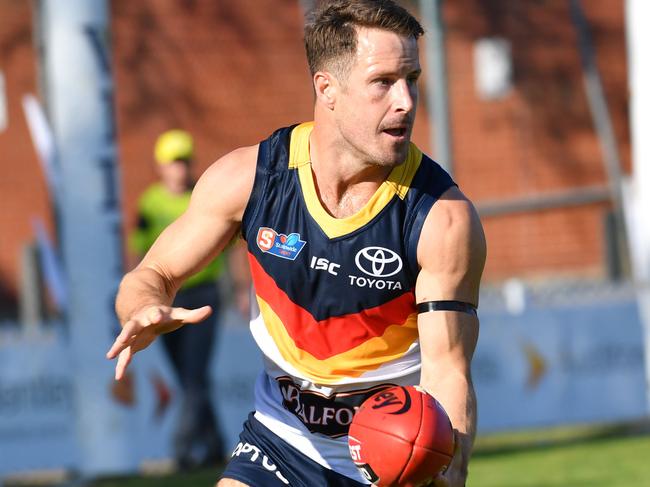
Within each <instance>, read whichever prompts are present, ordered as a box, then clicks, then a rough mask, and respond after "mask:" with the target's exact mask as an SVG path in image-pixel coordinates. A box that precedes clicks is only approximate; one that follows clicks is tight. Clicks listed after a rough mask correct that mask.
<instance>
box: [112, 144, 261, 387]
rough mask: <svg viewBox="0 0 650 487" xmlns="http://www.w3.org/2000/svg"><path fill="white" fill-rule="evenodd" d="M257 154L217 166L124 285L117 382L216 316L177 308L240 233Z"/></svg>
mask: <svg viewBox="0 0 650 487" xmlns="http://www.w3.org/2000/svg"><path fill="white" fill-rule="evenodd" d="M257 152H258V146H252V147H245V148H241V149H237V150H235V151H233V152H231V153H229V154H227V155H226V156H224V157H222V158H221V159H219V160H218V161H217V162H215V163H214V164H212V165H211V166H210V167H209V168H208V170H207V171H206V172H205V173H204V174H203V175H202V176H201V178H200V179H199V181H198V183H197V184H196V186H195V188H194V190H193V191H192V198H191V200H190V204H189V207H188V209H187V211H185V213H183V215H181V216H180V217H179V218H178V219H177V220H176V221H175V222H174V223H172V224H171V225H169V227H167V228H166V229H165V231H163V232H162V233H161V235H160V236H159V237H158V239H157V240H156V242H155V243H154V244H153V246H152V247H151V249H149V251H148V252H147V254H146V255H145V256H144V258H143V259H142V261H141V262H140V264H139V265H138V266H137V267H136V268H135V269H134V270H133V271H131V272H129V273H127V274H126V275H125V276H124V278H123V279H122V282H121V283H120V287H119V290H118V294H117V298H116V302H115V309H116V312H117V315H118V318H119V320H120V323H121V325H122V332H121V333H120V334H119V335H118V337H117V338H116V340H115V342H114V343H113V345H112V347H111V348H110V350H109V351H108V353H107V357H108V358H109V359H113V358H115V357H118V356H119V358H118V361H117V365H116V367H115V378H116V379H120V378H121V377H122V376H123V374H124V370H125V369H126V367H127V366H128V364H129V363H130V361H131V359H132V358H133V355H134V354H135V353H136V352H138V351H140V350H142V349H143V348H146V347H147V346H148V345H149V344H150V343H151V342H152V341H153V340H154V339H155V337H156V336H158V335H160V334H162V333H167V332H170V331H173V330H175V329H177V328H180V327H181V326H183V325H185V324H188V323H199V322H201V321H203V320H204V319H205V318H206V317H207V316H209V314H210V313H211V309H210V307H209V306H205V307H203V308H199V309H193V310H189V309H184V308H174V307H171V304H172V301H173V300H174V296H175V295H176V291H177V290H178V289H179V287H180V285H181V284H182V283H183V281H184V280H185V279H186V278H188V277H189V276H191V275H192V274H194V273H196V272H197V271H198V270H199V269H201V268H202V267H203V266H205V265H207V264H208V263H209V262H210V261H211V260H212V259H214V258H215V257H216V256H217V255H218V254H219V253H221V251H222V250H223V249H224V248H225V247H226V245H227V244H228V242H229V241H230V240H231V239H232V238H233V237H234V236H235V235H236V233H237V232H238V231H239V229H240V227H241V221H242V217H243V214H244V210H245V209H246V204H247V203H248V199H249V197H250V194H251V191H252V188H253V182H254V179H255V167H256V162H257Z"/></svg>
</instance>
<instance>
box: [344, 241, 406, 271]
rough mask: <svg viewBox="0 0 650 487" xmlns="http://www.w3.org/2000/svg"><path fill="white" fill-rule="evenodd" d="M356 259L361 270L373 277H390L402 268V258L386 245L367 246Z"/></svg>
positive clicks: (358, 253)
mask: <svg viewBox="0 0 650 487" xmlns="http://www.w3.org/2000/svg"><path fill="white" fill-rule="evenodd" d="M354 261H355V263H356V264H357V267H358V268H359V270H360V271H361V272H363V273H364V274H367V275H369V276H373V277H390V276H394V275H395V274H397V273H398V272H399V271H401V270H402V258H401V257H400V256H399V255H397V254H396V253H395V252H393V251H392V250H390V249H387V248H384V247H365V248H363V249H361V250H360V251H359V252H357V255H356V257H355V258H354Z"/></svg>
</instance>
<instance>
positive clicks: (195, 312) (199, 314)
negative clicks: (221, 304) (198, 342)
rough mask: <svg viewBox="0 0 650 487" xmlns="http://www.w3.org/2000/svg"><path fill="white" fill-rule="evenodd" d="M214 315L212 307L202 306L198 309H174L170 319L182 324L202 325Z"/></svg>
mask: <svg viewBox="0 0 650 487" xmlns="http://www.w3.org/2000/svg"><path fill="white" fill-rule="evenodd" d="M211 314H212V307H210V306H202V307H201V308H197V309H185V308H172V310H171V313H170V317H171V318H172V319H173V320H175V321H180V322H181V323H200V322H201V321H203V320H205V319H206V318H207V317H208V316H210V315H211Z"/></svg>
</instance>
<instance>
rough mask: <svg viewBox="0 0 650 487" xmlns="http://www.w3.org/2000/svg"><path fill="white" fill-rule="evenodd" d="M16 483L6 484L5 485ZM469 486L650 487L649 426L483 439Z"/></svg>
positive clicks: (196, 482)
mask: <svg viewBox="0 0 650 487" xmlns="http://www.w3.org/2000/svg"><path fill="white" fill-rule="evenodd" d="M217 477H218V471H216V470H210V471H197V472H193V473H189V474H174V475H165V476H151V475H148V476H140V477H128V478H124V477H120V478H114V479H103V480H98V481H95V482H93V483H92V484H91V486H92V487H212V486H213V485H214V483H215V480H216V479H217ZM13 485H14V484H11V483H6V484H5V487H13ZM15 485H21V486H26V485H29V484H25V483H21V484H15ZM41 485H42V484H41ZM467 485H468V487H650V423H647V422H646V423H642V424H634V425H624V426H615V427H593V426H588V427H573V428H560V429H547V430H539V431H525V432H519V433H509V434H499V435H493V436H484V437H479V438H478V440H477V444H476V450H475V454H474V458H473V460H472V463H471V465H470V479H469V481H468V484H467Z"/></svg>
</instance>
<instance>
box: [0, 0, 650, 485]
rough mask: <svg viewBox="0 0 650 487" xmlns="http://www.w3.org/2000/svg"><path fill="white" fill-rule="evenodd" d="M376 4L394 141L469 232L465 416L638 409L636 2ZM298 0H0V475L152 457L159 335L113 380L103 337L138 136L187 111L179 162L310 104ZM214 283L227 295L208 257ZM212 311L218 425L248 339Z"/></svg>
mask: <svg viewBox="0 0 650 487" xmlns="http://www.w3.org/2000/svg"><path fill="white" fill-rule="evenodd" d="M401 3H402V4H403V5H404V6H406V7H407V8H409V9H410V10H411V11H413V12H414V13H416V14H417V15H418V16H419V17H420V18H421V20H422V22H423V24H424V25H425V27H426V29H427V31H428V34H427V36H426V38H425V39H423V40H422V41H421V43H420V49H421V61H422V63H423V68H424V73H425V76H424V77H423V78H424V79H423V80H422V82H421V85H420V87H421V92H420V93H421V94H420V102H419V108H418V120H417V122H416V128H415V130H414V135H413V138H414V141H415V143H417V144H418V145H419V146H420V147H421V148H423V149H424V150H425V151H426V152H428V153H430V154H432V155H433V156H434V158H436V159H437V160H438V161H439V162H440V163H441V164H442V165H443V166H445V167H446V168H447V169H448V170H449V171H450V172H452V174H453V176H454V178H455V180H456V181H457V182H458V184H459V186H460V187H461V189H462V190H463V191H464V192H465V194H467V195H468V196H469V197H470V198H471V199H472V201H474V203H475V204H476V206H477V208H478V210H479V213H480V214H481V217H482V221H483V224H484V226H485V230H486V234H487V238H488V262H487V267H486V272H485V276H484V284H483V292H482V296H481V303H480V310H479V313H480V318H481V339H480V343H479V346H478V349H477V352H476V356H475V361H474V377H475V381H476V387H477V393H478V396H479V401H480V415H479V430H480V432H491V431H501V430H507V429H519V428H528V427H547V426H551V425H557V424H572V423H585V422H616V421H627V420H634V419H639V418H644V417H647V416H648V411H649V405H648V403H649V400H648V397H649V396H648V376H650V373H649V372H648V371H650V366H649V365H648V362H649V361H648V352H647V346H648V343H649V342H650V297H649V296H650V292H649V289H650V287H649V286H648V283H649V282H650V275H649V274H650V225H648V223H647V216H646V215H648V214H650V204H649V200H648V198H649V197H650V196H649V195H650V137H648V133H650V132H649V131H650V91H649V90H648V86H650V61H649V60H647V59H646V58H648V56H645V57H644V56H643V54H642V51H643V50H644V49H642V48H641V47H640V46H647V45H650V34H649V33H648V32H649V31H648V29H647V27H646V26H647V23H648V21H650V6H649V4H648V2H644V1H643V0H627V1H624V0H615V1H614V0H613V1H608V2H604V1H601V0H582V1H578V0H548V1H545V2H539V1H535V0H520V1H517V2H512V1H508V0H454V1H453V2H452V1H443V0H421V1H415V0H410V1H409V0H404V1H402V2H401ZM313 4H314V2H312V1H308V0H302V1H298V0H236V1H235V0H223V1H218V2H214V1H212V0H169V1H166V2H158V1H155V0H143V1H139V2H129V1H128V0H112V1H109V0H31V1H30V0H0V170H2V175H3V176H2V178H0V196H1V197H2V205H1V207H0V208H1V210H0V452H1V454H0V477H1V476H2V475H3V474H6V473H12V472H16V471H24V470H34V469H52V468H64V469H69V470H72V471H77V472H79V473H80V474H81V475H85V476H93V475H100V474H110V473H124V472H132V471H136V470H137V469H138V468H139V467H140V466H141V465H142V464H143V463H145V462H147V461H153V460H158V459H165V458H168V457H169V455H170V441H171V440H170V438H171V434H172V433H171V430H172V426H171V425H172V424H173V419H174V416H175V415H176V414H177V413H178V407H179V405H178V400H177V398H178V394H177V384H176V383H175V380H174V377H173V376H172V374H171V371H170V367H169V364H168V363H167V362H166V360H165V358H164V356H163V355H162V353H161V350H160V349H159V348H157V347H155V346H154V347H153V348H152V349H151V350H150V351H147V352H145V353H142V354H140V355H139V356H138V357H137V359H138V360H136V362H135V363H134V377H133V378H132V383H129V384H126V385H124V384H122V385H120V386H118V385H116V384H115V383H114V382H113V380H112V374H113V364H112V363H110V362H108V361H106V360H105V359H104V354H105V352H106V350H107V349H108V346H109V344H110V343H111V341H112V337H113V336H114V335H115V333H116V330H117V328H118V325H117V322H116V319H115V316H114V313H113V311H112V302H113V298H114V294H115V291H116V286H117V284H118V282H119V278H120V276H121V275H122V273H123V272H124V271H125V270H126V264H125V262H126V261H127V259H126V258H125V253H126V252H127V249H126V246H125V245H124V244H123V241H124V238H123V236H124V235H127V234H128V233H129V232H130V230H132V229H133V228H134V226H135V225H136V223H137V222H136V221H135V219H134V215H135V214H136V211H135V207H136V201H137V197H138V195H139V193H140V191H141V190H142V189H143V188H144V187H145V186H146V185H147V184H149V183H150V182H152V181H153V180H154V179H155V173H154V172H153V171H154V170H153V167H152V164H151V161H152V157H153V155H152V153H151V151H152V147H153V141H154V140H155V138H156V137H157V136H158V134H160V133H161V132H163V131H165V130H167V129H169V128H175V127H182V128H185V129H187V130H189V131H190V132H192V134H193V135H194V137H195V140H196V147H197V155H196V160H197V170H198V172H200V171H202V170H204V169H205V168H206V167H207V166H208V165H209V164H210V163H211V162H212V161H214V160H216V159H217V158H219V157H220V156H221V155H223V154H225V153H226V152H228V151H229V150H232V149H234V148H236V147H238V146H242V145H251V144H254V143H256V142H257V141H259V140H261V139H262V138H264V137H266V136H267V135H268V134H269V133H271V132H272V131H273V130H274V129H275V128H277V127H280V126H285V125H289V124H292V123H296V122H299V121H304V120H308V119H310V118H311V112H312V103H313V101H312V89H311V86H310V80H309V75H308V70H307V66H306V62H305V60H304V54H303V47H302V25H303V14H304V12H305V11H306V10H308V9H309V8H311V7H312V6H313ZM648 59H650V58H648ZM221 289H222V294H223V295H224V298H225V299H226V302H227V303H230V301H229V299H231V298H232V287H231V285H230V283H229V280H228V276H226V277H225V278H224V280H223V281H222V282H221ZM222 325H223V326H222V329H221V331H220V336H219V342H218V347H217V349H216V352H215V355H214V360H213V365H212V371H213V373H212V377H213V381H214V382H215V388H214V391H215V392H214V395H215V398H214V399H215V402H216V404H217V407H218V409H219V411H220V419H221V421H222V423H223V429H224V432H225V434H226V436H227V440H228V442H229V443H230V445H232V444H234V443H235V439H236V437H237V433H238V432H239V429H240V425H241V422H242V420H243V419H244V418H245V416H246V414H247V413H248V411H249V410H251V409H252V383H253V381H254V380H255V377H256V374H257V372H258V371H259V369H260V358H259V356H258V354H257V352H256V350H255V347H254V344H253V343H252V339H251V338H250V336H249V334H248V330H247V326H246V323H242V319H241V317H240V316H239V315H237V313H236V312H235V310H234V306H233V305H232V304H230V305H229V306H228V309H227V312H226V314H225V316H224V318H223V323H222ZM230 445H229V446H230Z"/></svg>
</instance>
